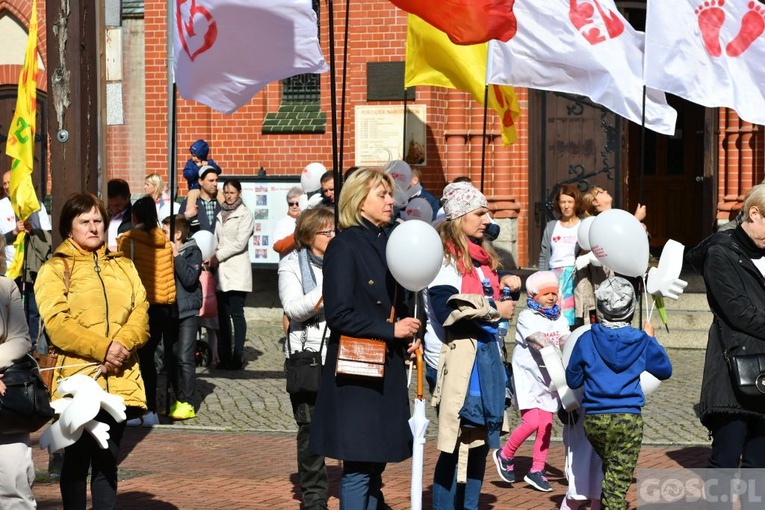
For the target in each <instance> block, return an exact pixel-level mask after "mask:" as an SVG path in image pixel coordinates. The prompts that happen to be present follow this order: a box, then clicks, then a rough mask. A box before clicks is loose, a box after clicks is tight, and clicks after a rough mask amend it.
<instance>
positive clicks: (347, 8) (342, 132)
mask: <svg viewBox="0 0 765 510" xmlns="http://www.w3.org/2000/svg"><path fill="white" fill-rule="evenodd" d="M350 13H351V0H345V39H344V40H343V93H342V96H341V99H340V145H339V147H338V151H339V155H338V158H337V159H338V162H339V165H340V166H338V167H337V168H336V169H335V174H340V175H342V173H343V147H344V146H345V93H346V90H347V83H348V80H347V77H348V23H349V21H350V16H351V14H350ZM342 181H343V179H342V178H340V179H339V182H340V183H341V185H342ZM335 190H336V192H335V196H336V197H337V196H339V195H340V186H338V179H337V178H335ZM335 202H337V199H335Z"/></svg>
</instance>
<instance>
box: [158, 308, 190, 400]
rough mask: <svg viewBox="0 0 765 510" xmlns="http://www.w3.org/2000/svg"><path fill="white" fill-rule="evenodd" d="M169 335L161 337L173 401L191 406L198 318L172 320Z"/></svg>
mask: <svg viewBox="0 0 765 510" xmlns="http://www.w3.org/2000/svg"><path fill="white" fill-rule="evenodd" d="M172 322H173V328H171V329H174V328H177V330H176V331H171V332H170V334H165V335H164V336H163V337H162V340H163V342H164V346H165V360H166V361H167V376H168V378H169V379H170V383H171V384H172V386H173V393H175V399H176V400H178V401H180V402H185V403H187V404H191V399H192V397H193V396H194V384H195V380H196V371H197V363H196V360H195V359H194V355H195V352H196V344H197V331H198V330H199V317H197V316H196V315H194V316H192V317H186V318H184V319H173V320H172Z"/></svg>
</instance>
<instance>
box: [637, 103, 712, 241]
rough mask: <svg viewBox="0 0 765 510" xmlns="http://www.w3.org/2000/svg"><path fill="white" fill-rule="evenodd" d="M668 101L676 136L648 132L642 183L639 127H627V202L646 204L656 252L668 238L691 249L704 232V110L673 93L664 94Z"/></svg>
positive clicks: (647, 221)
mask: <svg viewBox="0 0 765 510" xmlns="http://www.w3.org/2000/svg"><path fill="white" fill-rule="evenodd" d="M667 100H668V102H669V104H670V105H671V106H672V107H673V108H675V109H676V110H677V127H676V130H675V135H674V136H665V135H660V134H657V133H654V132H653V131H650V130H646V132H645V163H644V165H645V169H644V173H643V176H642V186H641V174H640V164H641V161H640V160H641V155H640V146H641V145H640V135H641V133H640V131H641V128H640V126H638V125H635V124H631V125H630V130H629V131H630V135H629V136H630V139H629V146H630V150H629V175H630V186H629V206H630V208H634V207H635V206H636V205H637V204H638V203H639V202H640V203H644V204H645V205H646V209H647V216H646V219H645V224H646V226H647V228H648V232H649V233H650V235H651V241H650V245H651V251H652V252H654V253H655V254H658V253H659V252H660V251H661V248H662V247H663V246H664V244H665V243H666V242H667V240H668V239H674V240H675V241H679V242H681V243H683V244H684V245H685V246H686V247H691V246H695V245H696V244H697V243H698V242H699V241H701V239H702V238H703V235H704V221H705V215H704V211H705V207H704V204H703V202H704V191H705V190H704V186H705V180H704V145H705V144H704V133H705V131H704V130H705V127H704V115H705V109H704V107H702V106H699V105H696V104H693V103H690V102H688V101H685V100H683V99H680V98H678V97H675V96H670V95H667ZM641 187H642V198H641Z"/></svg>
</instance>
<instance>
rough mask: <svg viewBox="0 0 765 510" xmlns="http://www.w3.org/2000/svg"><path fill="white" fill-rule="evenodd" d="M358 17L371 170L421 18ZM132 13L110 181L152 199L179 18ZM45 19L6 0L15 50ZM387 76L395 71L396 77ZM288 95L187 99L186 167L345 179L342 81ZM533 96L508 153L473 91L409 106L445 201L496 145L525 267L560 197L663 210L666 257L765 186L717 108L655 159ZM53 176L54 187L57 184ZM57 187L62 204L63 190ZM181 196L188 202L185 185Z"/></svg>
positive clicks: (744, 132)
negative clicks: (197, 153)
mask: <svg viewBox="0 0 765 510" xmlns="http://www.w3.org/2000/svg"><path fill="white" fill-rule="evenodd" d="M350 4H351V6H350V12H349V13H346V12H345V3H344V2H337V3H335V12H334V32H335V48H336V61H337V69H336V77H337V81H338V90H337V97H338V101H339V100H340V97H341V90H340V89H339V87H340V86H341V84H342V80H343V76H344V75H345V77H346V86H347V90H346V104H345V116H344V130H343V133H342V138H343V140H344V143H343V160H342V162H341V167H342V168H343V169H346V168H348V167H350V166H352V165H354V164H356V163H357V158H358V156H359V155H358V154H357V153H356V142H357V138H358V137H360V136H362V134H361V133H360V131H361V129H360V128H359V126H357V121H358V118H359V117H358V114H357V111H356V107H358V106H380V107H382V106H396V107H401V106H402V105H403V101H402V99H403V94H402V97H401V98H395V99H384V98H385V97H391V94H392V93H391V87H388V88H387V89H386V88H385V87H384V86H378V85H380V84H379V83H378V82H379V81H380V80H379V79H378V78H379V77H380V76H381V75H380V74H379V73H380V72H381V71H382V72H383V73H384V71H385V69H388V70H391V71H390V72H391V73H393V74H392V76H395V72H398V71H396V70H400V68H401V67H402V66H401V65H400V63H402V62H403V61H404V57H405V40H406V15H405V13H403V12H401V11H399V10H398V9H397V8H396V7H395V6H394V5H393V4H391V3H390V2H388V1H387V0H368V1H364V2H359V1H353V2H351V3H350ZM617 4H618V5H620V4H621V5H620V7H621V8H622V10H623V12H625V14H626V15H627V17H628V18H629V19H630V21H631V22H632V24H633V25H634V26H635V27H636V28H638V29H642V28H643V27H642V24H644V19H645V10H644V2H634V1H632V2H619V1H617ZM641 4H642V5H641ZM122 5H123V15H124V16H123V22H122V26H121V28H120V29H119V30H120V44H119V47H120V48H121V50H120V55H121V60H120V62H119V64H120V67H121V75H120V80H119V85H120V87H121V90H122V99H121V107H122V118H121V121H120V122H118V123H116V124H113V125H110V126H109V128H108V131H107V160H106V168H107V172H108V177H109V178H112V177H122V178H125V179H126V180H128V182H129V183H130V184H131V188H132V189H133V191H134V192H135V193H140V192H141V191H142V183H143V177H144V176H145V175H146V174H147V173H151V172H155V171H156V172H159V173H161V174H162V175H164V176H167V173H168V172H167V165H168V164H167V159H168V155H167V147H168V144H167V118H168V116H167V105H168V97H167V81H166V58H167V56H166V51H167V46H166V33H167V25H166V9H167V7H166V2H164V1H162V0H144V1H141V0H123V3H122ZM315 5H316V7H317V8H318V10H319V22H320V38H321V43H322V49H323V51H324V54H325V57H326V58H327V60H328V61H329V58H330V52H329V44H328V42H329V18H328V15H329V13H328V12H327V5H326V3H324V2H318V1H317V2H315ZM30 7H31V1H29V0H0V34H3V36H2V37H3V39H5V38H6V34H7V33H8V34H10V33H11V32H7V31H6V30H5V28H6V27H16V28H15V29H14V31H13V32H12V34H13V36H14V39H15V38H18V37H23V36H24V35H25V30H26V26H27V25H28V23H29V14H30V12H29V11H30ZM38 9H39V11H40V12H39V15H40V25H41V29H40V43H39V49H40V53H41V57H42V65H43V67H45V61H46V55H45V30H44V26H45V17H44V10H45V9H44V5H43V4H40V5H39V6H38ZM346 14H347V15H348V17H349V20H350V22H349V27H348V41H347V43H348V54H347V56H345V55H343V48H344V45H345V43H346V41H345V33H346V27H345V18H346ZM17 47H18V44H11V45H8V46H6V45H5V44H4V45H1V46H0V140H3V139H4V135H3V131H4V130H5V129H6V128H5V127H4V126H7V123H8V121H9V119H10V115H11V114H12V108H13V106H12V104H14V102H15V87H16V85H17V80H18V74H19V71H20V64H21V62H20V61H18V60H19V59H20V58H23V56H21V57H18V56H14V55H15V53H14V55H10V52H11V50H13V51H14V52H15V51H16V48H17ZM21 47H22V48H23V44H22V46H21ZM22 54H23V51H22ZM344 57H345V58H347V66H345V68H344ZM13 58H16V60H17V61H18V62H14V61H13ZM386 63H387V64H389V66H390V67H388V68H386V67H385V66H382V65H381V64H386ZM397 63H398V64H397ZM370 78H371V79H370ZM383 85H384V84H383ZM401 86H402V87H403V82H402V83H401ZM285 87H287V85H283V84H282V83H272V84H270V85H269V86H267V87H266V88H265V89H264V90H263V91H262V92H261V93H259V94H258V95H256V96H255V97H254V98H253V99H252V101H250V103H249V104H248V105H246V106H245V107H243V108H242V109H240V110H239V111H237V112H236V113H234V114H233V115H230V116H227V115H222V114H219V113H217V112H214V111H211V110H210V109H209V108H207V107H205V106H202V105H200V104H197V103H194V102H190V101H185V100H183V99H179V100H178V107H177V114H178V121H177V144H178V145H177V146H178V151H177V160H178V167H179V169H180V168H181V167H182V166H183V163H184V162H185V160H186V159H187V157H188V151H187V149H188V146H189V145H190V144H191V143H192V142H193V141H194V140H195V139H197V138H204V139H206V140H207V141H208V142H209V143H210V145H211V147H212V149H211V150H212V152H211V155H212V157H213V158H214V159H215V160H216V161H217V162H218V163H219V164H220V165H221V166H222V167H223V168H224V172H225V173H227V174H231V175H255V174H256V173H257V171H258V169H259V168H261V167H262V168H264V169H265V170H266V172H267V174H268V175H297V174H299V172H300V171H301V169H302V168H303V166H305V164H307V163H308V162H311V161H319V162H322V163H324V164H325V165H326V166H327V167H331V165H332V115H331V97H330V96H331V95H330V77H329V74H324V75H321V77H320V87H319V89H318V93H317V94H315V95H314V96H312V101H313V102H314V103H315V104H314V107H312V108H307V109H306V110H304V111H303V112H302V114H301V115H299V114H298V113H299V109H298V108H295V104H297V103H300V101H292V100H291V99H290V96H289V94H288V92H290V91H288V90H285ZM394 88H395V87H394ZM46 90H47V86H46V82H45V75H44V73H41V76H40V80H39V94H40V98H41V105H40V108H39V110H40V112H41V113H40V115H41V116H42V119H41V120H39V121H38V133H44V132H45V131H44V129H43V128H41V127H40V122H42V123H43V124H44V120H45V115H46V109H45V106H44V98H45V92H46ZM292 92H294V91H292ZM394 92H395V91H394ZM386 94H387V96H386ZM410 94H411V93H410ZM393 95H395V94H393ZM518 96H519V99H520V103H521V108H522V116H521V118H520V119H519V121H518V132H519V139H518V141H517V142H516V143H515V144H514V145H512V146H511V147H508V148H504V147H502V141H501V137H500V135H499V123H498V119H497V118H496V114H494V113H493V112H491V111H490V112H489V118H488V133H487V135H486V137H484V136H483V108H482V107H480V106H479V105H478V104H477V103H475V102H474V101H472V99H470V97H469V96H468V95H467V94H465V93H463V92H459V91H454V90H446V89H438V88H431V87H416V88H415V90H414V93H413V97H412V96H411V95H410V96H409V97H408V98H407V105H408V106H415V105H424V106H425V107H426V122H425V132H426V138H425V150H426V153H427V160H426V164H425V165H424V166H422V170H423V172H424V184H425V186H426V188H428V189H429V190H430V191H431V192H433V193H434V194H436V195H440V190H441V189H442V187H443V186H444V184H445V183H446V182H448V181H450V180H451V179H453V178H454V177H457V176H460V175H469V176H470V177H471V178H472V179H473V180H474V181H475V182H478V181H480V175H481V162H482V157H483V155H482V148H483V146H484V145H485V147H486V151H485V182H484V191H485V193H486V194H487V195H488V196H489V197H490V199H491V200H492V207H493V209H495V215H496V216H497V217H499V218H502V217H504V218H510V219H511V220H512V221H511V222H510V223H508V224H507V225H509V226H508V228H507V229H506V232H505V235H509V236H510V238H511V239H510V246H511V247H510V248H509V251H510V252H511V253H512V255H513V262H514V263H515V264H517V265H519V266H533V265H535V264H536V256H537V253H538V249H539V246H538V245H539V241H538V240H539V239H540V237H541V228H542V227H543V225H544V221H545V219H546V218H547V217H548V215H549V210H550V203H549V201H550V195H551V193H553V191H554V188H555V186H556V185H557V184H559V183H561V182H566V181H572V182H578V183H580V185H581V186H583V187H584V186H586V185H591V184H599V185H601V186H604V187H606V188H608V189H609V190H610V191H611V192H612V194H613V195H614V197H615V198H616V202H617V205H618V206H620V207H624V208H628V209H632V208H634V206H635V205H636V204H637V203H638V202H642V203H645V204H647V205H648V219H647V223H648V228H649V231H650V232H651V233H652V241H651V245H652V248H656V249H659V248H660V247H661V246H662V245H663V243H664V242H665V241H666V239H668V238H673V239H676V240H679V241H681V242H683V243H685V244H688V245H692V244H694V243H696V242H698V241H699V240H700V239H702V238H703V237H704V236H705V235H707V234H709V233H711V232H712V231H713V229H714V226H715V224H716V223H717V222H718V221H720V220H725V219H727V218H729V217H731V216H732V215H735V212H736V210H737V208H739V207H740V205H741V198H742V195H743V194H744V193H745V192H746V190H747V189H749V188H750V187H751V186H752V185H753V184H756V183H759V182H761V181H762V180H763V178H764V177H765V146H764V145H765V138H764V135H763V127H762V126H756V125H751V124H749V123H746V122H743V121H741V120H740V119H739V118H738V116H737V115H736V114H735V112H733V111H730V110H727V109H705V108H703V107H700V106H698V105H694V104H691V103H689V102H687V101H684V100H681V99H677V98H670V102H671V104H672V105H673V106H674V107H675V108H676V109H677V110H678V113H679V118H678V126H677V132H676V134H675V136H673V137H667V136H663V135H656V134H654V133H652V132H650V131H649V132H647V133H646V134H645V140H644V141H645V148H646V149H645V152H644V156H641V151H640V147H641V132H640V128H639V126H636V125H634V124H631V123H629V122H628V121H625V120H623V119H620V118H618V117H617V116H616V115H614V114H612V113H610V112H608V111H606V110H604V109H602V108H600V107H598V106H597V105H593V104H591V103H590V102H589V101H587V100H583V99H582V98H578V97H573V96H568V95H565V94H556V93H543V92H538V91H527V90H525V89H519V90H518ZM381 97H382V98H383V99H380V98H381ZM338 115H339V114H338ZM39 146H40V149H39V151H38V154H39V159H40V161H41V162H45V161H46V158H45V154H46V144H45V139H44V137H41V140H40V142H39ZM2 158H4V159H0V161H2V163H0V165H1V166H3V168H2V169H4V168H5V167H6V166H7V165H8V162H7V158H5V156H2ZM641 162H642V164H641ZM641 167H642V168H643V169H642V174H643V175H642V177H641ZM40 169H41V170H43V172H42V175H47V173H48V169H47V165H45V164H44V163H41V166H40ZM40 169H36V171H37V172H39V171H40ZM38 179H40V182H45V181H44V180H43V177H38ZM47 188H48V190H49V191H50V186H48V187H47ZM179 188H180V191H181V193H185V183H184V182H183V180H182V179H181V182H180V186H179Z"/></svg>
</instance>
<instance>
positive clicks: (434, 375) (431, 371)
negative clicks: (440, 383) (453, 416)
mask: <svg viewBox="0 0 765 510" xmlns="http://www.w3.org/2000/svg"><path fill="white" fill-rule="evenodd" d="M437 380H438V369H437V368H433V367H431V366H430V365H427V364H426V365H425V381H427V383H428V390H430V394H431V395H432V394H433V390H435V389H436V382H437Z"/></svg>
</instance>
